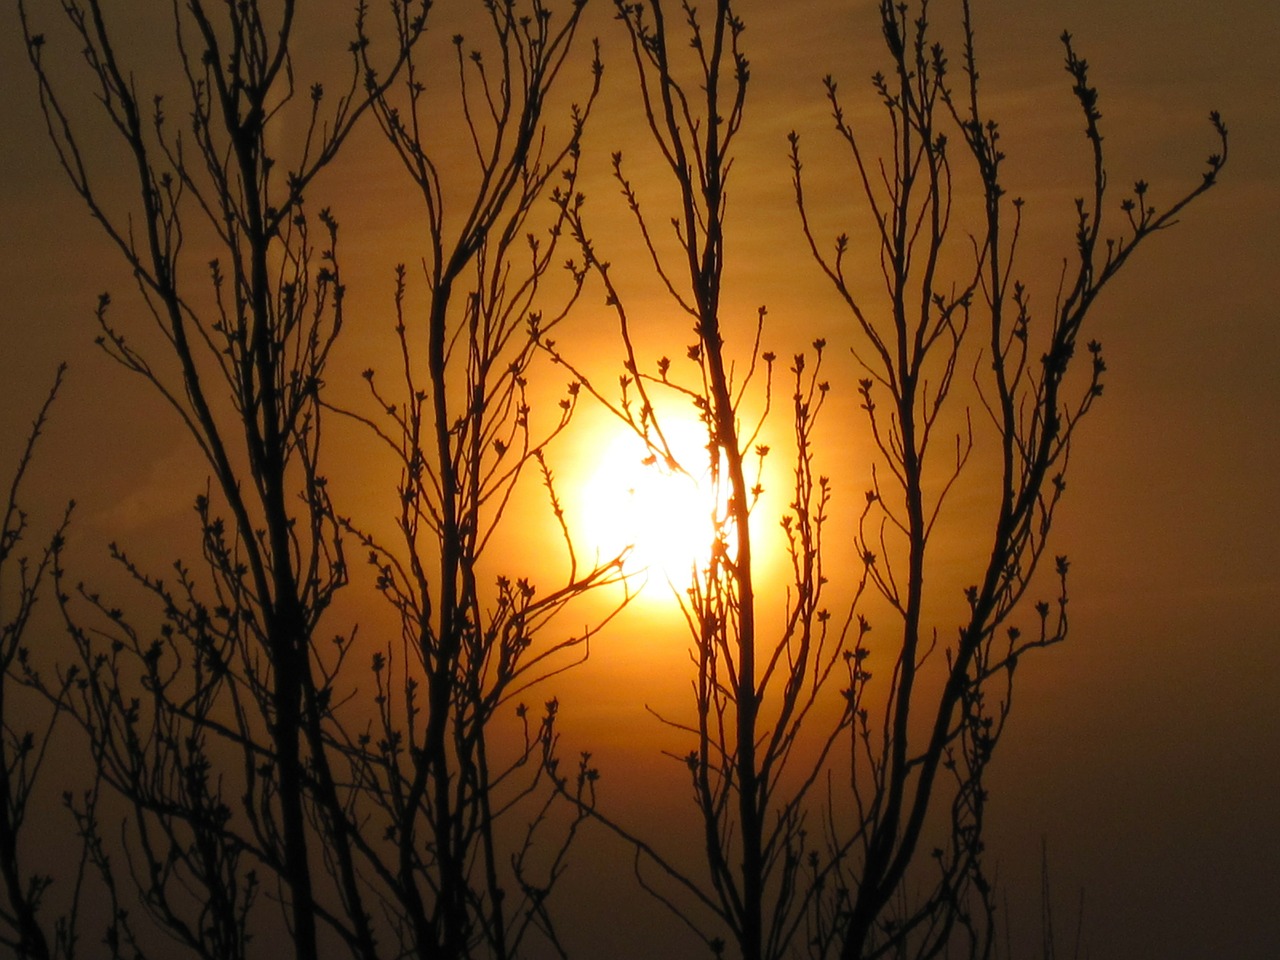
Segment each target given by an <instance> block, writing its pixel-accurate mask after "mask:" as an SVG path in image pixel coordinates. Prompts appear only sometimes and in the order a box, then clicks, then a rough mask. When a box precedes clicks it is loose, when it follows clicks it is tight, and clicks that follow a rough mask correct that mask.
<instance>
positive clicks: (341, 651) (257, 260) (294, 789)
mask: <svg viewBox="0 0 1280 960" xmlns="http://www.w3.org/2000/svg"><path fill="white" fill-rule="evenodd" d="M427 6H428V5H427V4H413V3H408V4H403V5H402V7H403V8H405V10H406V11H408V10H412V9H415V8H417V9H418V10H419V12H418V13H417V14H416V15H414V16H413V17H412V29H411V30H410V31H409V32H408V33H406V34H404V35H402V37H401V39H402V40H403V44H402V45H400V46H399V47H398V49H397V50H395V51H393V55H392V57H391V63H390V67H391V69H390V70H389V71H388V73H387V74H386V76H385V77H384V78H381V79H380V78H379V77H378V76H377V75H375V74H373V73H372V72H371V71H370V70H369V69H368V64H367V58H366V57H365V55H364V51H362V50H361V49H360V48H359V46H358V45H353V47H352V56H351V70H350V74H349V80H348V82H347V86H346V88H345V89H344V90H343V91H342V92H341V94H340V95H339V96H338V97H337V99H336V103H333V106H332V107H330V103H331V102H332V98H331V97H326V94H325V90H324V88H323V86H322V85H321V84H320V83H315V84H313V85H312V86H311V87H310V89H309V91H308V95H307V100H308V101H309V102H308V105H307V106H304V107H302V108H301V109H300V110H299V108H298V107H297V106H296V105H295V103H294V92H295V88H294V65H293V61H292V55H291V47H290V44H291V40H292V36H293V31H294V26H295V20H296V12H297V8H296V4H295V3H294V2H293V0H284V2H283V3H282V4H280V5H278V6H275V5H272V6H270V8H268V7H267V6H264V5H260V4H258V3H256V2H246V3H233V4H213V5H210V4H207V3H204V2H202V0H191V2H188V3H184V4H181V5H177V4H175V6H174V8H173V18H174V23H173V27H174V30H175V37H176V41H175V43H176V50H177V54H178V57H179V63H180V68H181V71H182V75H183V76H184V77H185V81H186V90H185V102H183V103H182V105H181V107H180V108H179V109H180V111H181V115H182V116H183V122H182V124H181V126H180V128H178V129H175V128H174V126H173V125H172V124H171V123H170V120H169V111H170V110H171V109H173V106H172V101H171V100H167V99H165V98H164V97H162V96H156V97H155V98H154V99H149V98H147V99H144V97H143V96H142V95H141V94H140V93H139V91H138V89H137V84H136V81H135V79H134V77H133V75H132V74H131V73H130V71H129V68H128V67H127V66H126V65H125V64H123V63H122V62H121V60H120V59H119V56H118V53H117V51H118V46H117V44H116V43H115V41H114V39H113V36H112V34H111V31H110V28H109V21H110V17H109V15H108V13H107V12H106V11H104V9H103V7H102V4H100V3H99V2H97V0H88V2H86V3H79V2H74V0H73V2H69V3H67V4H64V5H63V12H64V13H65V15H66V20H67V23H68V24H69V27H70V29H71V31H72V33H73V34H74V36H75V41H76V42H77V44H78V45H79V46H80V48H81V50H82V55H83V60H84V63H85V66H86V67H87V82H88V84H89V85H90V88H91V90H92V92H93V94H94V95H95V96H96V98H97V100H98V102H99V104H100V107H101V109H102V111H103V113H104V115H105V118H106V119H107V120H108V121H109V122H110V126H111V129H112V130H113V131H114V133H115V135H116V138H117V140H116V142H117V144H118V145H119V146H120V147H121V148H122V151H123V155H124V156H125V157H126V158H127V161H128V163H129V165H130V166H131V168H132V173H133V174H134V177H135V183H134V190H135V193H134V199H133V202H132V204H129V205H127V206H126V207H125V209H124V210H121V209H120V206H119V205H118V204H119V202H120V200H121V199H122V198H120V197H116V196H110V197H107V196H103V195H102V193H101V192H100V188H99V186H98V181H97V180H96V179H95V178H94V174H95V173H102V170H101V168H99V167H95V162H96V161H97V160H98V152H99V151H98V150H97V149H95V150H92V151H90V150H88V149H87V148H86V147H85V146H84V145H83V143H82V140H81V135H80V133H79V130H80V121H78V120H77V119H76V118H75V117H73V115H72V113H71V111H70V108H69V107H68V106H66V105H65V102H64V98H63V97H62V96H61V94H60V92H59V91H60V89H61V88H60V85H58V84H55V82H54V80H53V77H52V75H51V73H50V70H49V69H48V68H47V66H46V56H45V53H46V43H45V39H44V36H43V35H42V34H39V33H36V32H34V30H33V29H32V28H31V26H30V22H29V19H28V12H27V5H26V4H25V3H24V2H20V3H19V12H20V16H21V20H22V25H23V31H24V35H25V38H26V44H27V50H28V53H29V57H30V60H31V64H32V67H33V69H34V72H35V76H36V78H37V81H38V84H39V91H40V103H41V106H42V108H43V110H44V115H45V119H46V121H47V126H48V132H49V136H50V139H51V141H52V143H53V146H54V147H55V149H56V151H57V156H58V160H59V162H60V164H61V166H62V168H63V170H64V171H65V172H66V174H67V176H68V178H69V179H70V182H71V184H72V186H73V188H74V189H75V190H76V192H77V193H78V194H79V196H80V197H81V199H82V200H83V201H84V202H85V204H86V205H87V207H88V209H89V211H90V213H91V214H92V215H93V217H94V219H95V220H96V221H97V222H98V224H99V225H100V226H101V228H102V230H103V231H104V232H105V234H106V236H107V237H108V238H109V240H110V241H111V242H112V244H113V245H114V246H115V248H116V249H117V250H118V252H119V253H120V254H121V256H122V257H123V259H124V261H125V263H126V264H127V266H128V268H129V269H130V271H131V273H132V274H133V277H134V278H135V280H136V283H137V287H138V291H139V293H140V295H141V297H142V300H143V301H144V302H145V305H146V309H147V311H148V312H149V313H150V315H151V318H152V320H153V321H154V322H155V325H156V328H157V329H158V331H159V338H160V346H159V348H157V349H148V348H147V347H145V346H139V345H137V344H138V343H139V338H137V337H126V335H125V333H124V332H123V331H122V330H121V329H118V328H117V327H116V326H115V325H114V324H113V322H112V321H111V320H110V319H109V316H108V307H109V304H110V299H109V297H107V296H106V295H105V294H104V295H103V296H102V298H101V300H100V303H99V306H98V311H97V317H98V322H99V326H100V330H101V335H100V337H99V340H98V342H99V343H100V344H101V346H102V348H103V349H104V350H105V351H106V353H107V354H108V355H109V356H110V357H111V358H112V359H114V360H116V361H117V362H118V363H120V364H121V365H122V366H123V367H125V368H126V369H127V370H129V371H130V372H132V373H134V374H136V375H138V376H140V377H142V378H143V379H144V380H145V381H147V382H148V383H149V384H150V385H151V386H152V387H153V388H154V389H155V391H156V392H157V393H158V394H159V395H160V396H161V397H162V398H163V399H164V401H165V402H166V403H167V404H168V405H169V407H171V408H172V409H173V411H175V413H176V414H177V416H178V417H179V418H180V419H181V421H182V423H183V424H184V425H185V426H186V428H187V431H188V433H189V434H190V436H191V438H192V440H193V441H194V443H195V445H196V448H197V449H198V450H199V452H200V454H201V455H202V457H203V458H204V461H205V463H206V464H207V466H208V469H209V471H210V473H211V475H212V482H211V490H210V493H209V494H208V495H204V496H201V497H200V498H199V500H198V501H197V512H198V515H199V520H200V525H201V533H202V547H203V561H204V562H203V569H201V570H200V571H199V573H196V572H193V571H192V570H191V569H189V568H188V567H187V566H185V565H183V564H178V565H177V566H176V568H175V576H174V577H173V579H172V580H169V581H165V580H162V579H160V578H158V577H155V576H153V575H151V574H148V573H146V572H145V571H143V570H141V569H139V568H138V567H137V566H135V565H134V564H133V563H132V562H131V561H130V560H129V559H128V557H127V556H126V555H125V553H124V552H123V550H121V549H120V548H117V547H114V546H113V548H112V552H113V554H114V555H115V556H116V558H117V559H118V560H119V561H120V562H121V563H122V564H124V565H125V568H126V569H127V570H128V572H129V573H130V574H131V575H132V577H133V578H134V579H135V580H136V581H137V583H138V584H140V585H141V586H142V587H143V588H145V589H146V590H147V591H148V592H150V593H151V594H153V595H154V597H155V599H156V600H157V601H158V602H159V604H160V609H161V610H162V611H163V622H162V624H161V626H160V629H159V632H158V634H157V635H153V634H152V633H151V632H150V631H149V630H147V629H144V628H141V627H135V626H134V625H133V624H132V623H131V621H130V619H129V618H128V617H127V616H126V615H125V613H124V612H123V611H122V610H120V609H118V608H116V607H114V606H112V605H110V604H108V603H107V602H106V601H105V600H102V599H100V598H99V597H98V596H97V595H96V594H94V593H91V592H88V591H83V590H82V591H81V592H82V593H83V594H84V596H85V597H86V598H87V599H88V600H89V601H90V602H91V603H92V604H93V605H95V606H96V607H98V609H99V611H100V613H101V614H102V615H103V616H104V617H105V619H106V625H105V626H103V627H96V626H95V627H89V626H87V625H84V624H83V623H82V622H81V620H80V617H79V615H78V614H76V613H74V612H73V611H72V610H71V609H70V606H69V604H68V603H67V602H66V599H67V594H69V593H70V592H71V591H70V590H67V589H61V590H60V592H61V593H62V594H63V597H64V603H63V606H64V609H65V610H67V615H68V627H69V630H70V631H71V635H72V637H73V639H74V641H75V644H76V649H77V651H78V654H79V661H80V662H79V665H78V668H77V667H76V666H74V665H73V666H70V667H68V668H67V669H66V672H65V673H63V679H64V681H68V680H73V679H74V680H75V684H76V685H75V687H74V688H73V689H72V691H71V693H70V696H69V697H68V698H66V699H63V700H61V701H60V705H61V706H63V707H65V708H66V709H69V710H71V711H72V712H73V713H74V715H75V716H76V718H77V719H78V720H79V722H80V723H81V725H82V726H83V728H84V730H85V731H86V733H87V734H88V736H89V740H90V743H91V749H92V752H93V756H94V759H95V761H96V763H97V765H98V770H99V773H100V774H101V776H102V778H103V780H104V781H105V782H106V784H108V785H109V786H110V787H112V788H113V789H114V790H115V791H117V792H118V793H119V794H120V795H121V796H122V797H123V798H125V800H126V801H127V802H128V803H129V805H130V806H131V808H132V811H133V813H132V816H131V820H132V825H133V831H134V832H133V836H132V838H131V841H130V843H129V848H128V849H129V856H128V863H129V873H130V874H131V876H132V880H133V882H134V883H135V884H136V885H137V887H138V888H139V892H140V899H141V903H142V905H143V907H145V909H146V911H147V912H148V913H149V914H150V915H151V916H152V917H153V918H154V919H156V920H157V921H159V923H160V924H162V925H163V927H165V928H166V929H167V930H168V931H169V933H170V934H171V935H173V936H175V937H176V938H177V940H178V941H179V942H180V943H183V944H184V945H185V946H186V947H188V948H189V949H190V950H191V951H193V952H195V953H196V954H198V955H201V956H205V957H209V958H219V960H227V958H231V957H238V956H243V955H244V952H245V950H246V945H247V943H248V941H249V939H250V936H251V932H250V924H249V915H250V911H251V908H252V907H253V906H254V904H255V902H256V898H257V894H258V892H259V885H260V883H261V882H262V881H263V878H260V877H259V874H258V870H260V869H262V868H265V869H266V870H267V871H268V872H269V873H270V874H271V875H273V876H274V877H275V878H278V882H279V884H280V886H281V889H280V900H281V901H282V903H283V905H284V908H285V912H286V922H287V924H288V930H289V933H290V935H291V937H292V941H293V949H294V952H295V954H296V956H297V957H299V958H306V960H312V958H315V957H317V956H319V954H320V947H319V941H318V933H317V929H318V927H319V926H320V925H321V924H324V925H327V926H328V927H330V928H331V929H332V930H334V931H335V932H336V933H337V934H338V936H340V937H341V938H342V939H343V940H345V941H346V943H347V944H348V946H349V947H350V949H351V950H352V952H353V953H355V954H356V955H360V956H365V957H372V956H374V954H375V936H374V932H373V930H372V927H371V923H370V921H371V912H370V909H369V908H368V907H367V906H366V905H365V903H364V899H365V890H364V888H363V885H362V881H361V879H360V877H359V874H358V867H357V864H356V860H357V857H358V854H359V850H360V841H359V837H358V834H357V832H356V830H355V826H354V824H353V822H352V820H351V819H350V816H351V814H350V810H349V808H348V800H347V798H346V797H345V796H344V795H343V794H344V792H345V791H346V788H344V787H343V785H342V784H341V783H340V782H339V780H338V779H337V777H336V775H335V771H334V770H333V769H332V768H331V767H330V763H329V755H328V751H327V750H326V747H325V738H326V732H325V728H326V726H327V725H329V724H332V723H334V715H333V702H334V701H333V693H334V682H335V678H336V675H337V671H338V668H339V667H340V666H341V663H342V661H343V658H344V657H345V655H346V652H347V650H348V649H349V647H350V642H351V638H350V637H345V638H343V637H340V638H339V639H338V642H337V644H336V646H327V645H321V644H320V643H319V642H318V635H317V631H318V630H319V629H320V624H321V621H322V618H323V616H324V613H325V611H326V609H327V608H328V607H329V605H330V602H331V600H332V598H333V596H334V593H335V592H336V591H337V590H338V589H339V588H341V587H342V586H343V585H344V584H345V583H346V581H347V577H348V572H347V565H346V560H345V556H344V549H343V544H342V539H341V536H340V530H339V527H338V523H337V518H336V516H335V513H334V509H333V506H332V504H331V502H330V500H329V494H328V490H327V485H326V481H325V477H324V475H323V474H322V473H321V467H320V457H321V419H322V417H321V413H322V403H321V392H322V389H323V385H324V374H325V368H326V364H327V362H328V359H329V356H330V352H331V350H332V348H333V346H334V343H335V341H336V339H337V337H338V334H339V331H340V330H341V327H342V323H343V297H344V287H343V283H342V280H341V279H340V273H339V266H338V258H337V234H338V228H337V222H336V220H335V219H334V218H333V217H332V216H331V215H330V214H329V212H328V210H321V211H319V212H311V211H309V210H308V209H307V207H306V205H305V203H304V194H305V192H306V191H307V189H308V187H309V186H310V185H311V183H312V181H313V180H314V178H315V177H316V175H317V174H318V173H319V172H320V171H321V170H323V169H324V168H325V167H327V166H328V165H329V164H330V163H331V162H332V160H333V159H334V157H335V156H336V154H337V152H338V150H339V148H340V147H341V146H342V144H343V142H344V141H345V140H346V139H347V137H348V135H349V134H350V132H351V130H352V129H353V127H354V125H355V124H356V122H357V120H358V119H359V117H360V116H361V114H363V113H364V112H365V110H366V109H367V107H368V105H369V102H370V101H371V99H372V98H373V97H375V96H376V95H377V94H378V92H379V91H380V89H381V88H382V87H383V86H384V85H385V84H386V83H389V82H390V81H391V79H392V78H393V77H394V76H395V74H396V72H397V71H398V69H399V68H400V67H401V66H402V65H403V62H404V59H405V57H406V56H407V54H408V49H409V47H411V46H412V44H413V43H414V42H416V40H417V38H418V36H419V34H420V33H421V31H422V29H423V23H424V21H423V17H424V16H425V11H426V9H427ZM363 15H364V14H363V9H360V10H359V11H358V17H359V18H360V19H361V20H362V19H363ZM406 15H408V13H406ZM290 113H298V114H300V116H301V120H302V123H303V126H302V129H303V134H302V136H300V137H298V138H296V139H295V140H293V141H292V142H289V143H288V145H287V149H288V150H289V151H290V152H291V156H289V157H288V159H287V160H280V159H278V158H277V156H276V152H275V150H274V149H273V146H272V144H273V131H274V129H276V128H277V127H278V126H279V125H280V124H281V123H282V122H283V119H284V117H285V116H286V115H289V114H290ZM197 246H199V247H200V248H202V249H203V250H207V251H211V252H210V253H209V254H208V255H207V256H206V258H205V260H204V263H206V264H207V274H206V282H205V283H204V284H201V283H199V282H198V281H195V280H193V279H191V278H190V277H189V274H188V272H187V270H186V266H187V259H186V257H185V256H184V255H185V254H186V253H187V252H188V251H191V250H192V248H193V247H197ZM144 342H145V341H144ZM224 511H225V514H226V517H227V519H224V517H223V513H224ZM59 574H60V577H59V578H60V579H61V571H59ZM330 651H332V653H331V652H330ZM73 671H75V673H73ZM50 692H51V694H55V695H56V694H58V693H59V692H60V691H58V690H53V691H50ZM236 754H239V759H238V762H237V763H236V764H235V766H233V767H230V768H228V762H229V760H230V758H231V757H232V756H235V755H236ZM233 769H238V777H237V779H238V782H237V783H235V785H234V786H233V785H232V783H231V782H230V781H229V779H228V777H229V775H230V773H231V770H233ZM78 812H79V816H80V818H81V823H82V826H83V827H84V828H85V829H86V830H89V831H91V832H94V831H96V829H97V824H96V818H95V816H94V814H93V813H92V810H91V809H90V808H89V807H82V808H80V810H79V811H78ZM316 831H318V832H319V835H320V836H321V837H323V857H322V858H321V859H320V860H317V857H316V854H317V853H318V852H320V851H319V848H317V847H316V842H315V839H314V837H315V835H316ZM94 849H98V850H100V848H98V847H95V848H94ZM96 861H97V864H98V866H99V867H100V869H101V872H102V875H103V880H104V882H105V883H106V884H107V886H108V888H109V890H110V893H111V898H112V901H113V904H114V906H115V915H114V917H113V918H112V926H111V929H110V930H109V933H108V943H109V945H110V947H111V950H112V953H113V955H123V954H124V953H125V952H128V953H129V954H130V955H133V953H134V951H136V950H139V949H141V947H140V946H139V944H138V941H137V934H136V931H135V924H136V916H137V914H136V913H130V912H129V911H128V910H127V908H126V907H125V906H124V905H122V904H120V903H119V902H117V900H116V887H115V884H116V880H115V875H114V872H115V871H116V866H115V865H114V864H113V863H112V862H111V859H110V857H109V855H108V854H107V853H106V852H101V851H100V852H99V855H98V856H97V857H96ZM325 874H328V877H327V880H328V881H329V883H327V884H326V883H323V882H322V880H321V878H322V877H324V875H325ZM268 882H271V881H268Z"/></svg>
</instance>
